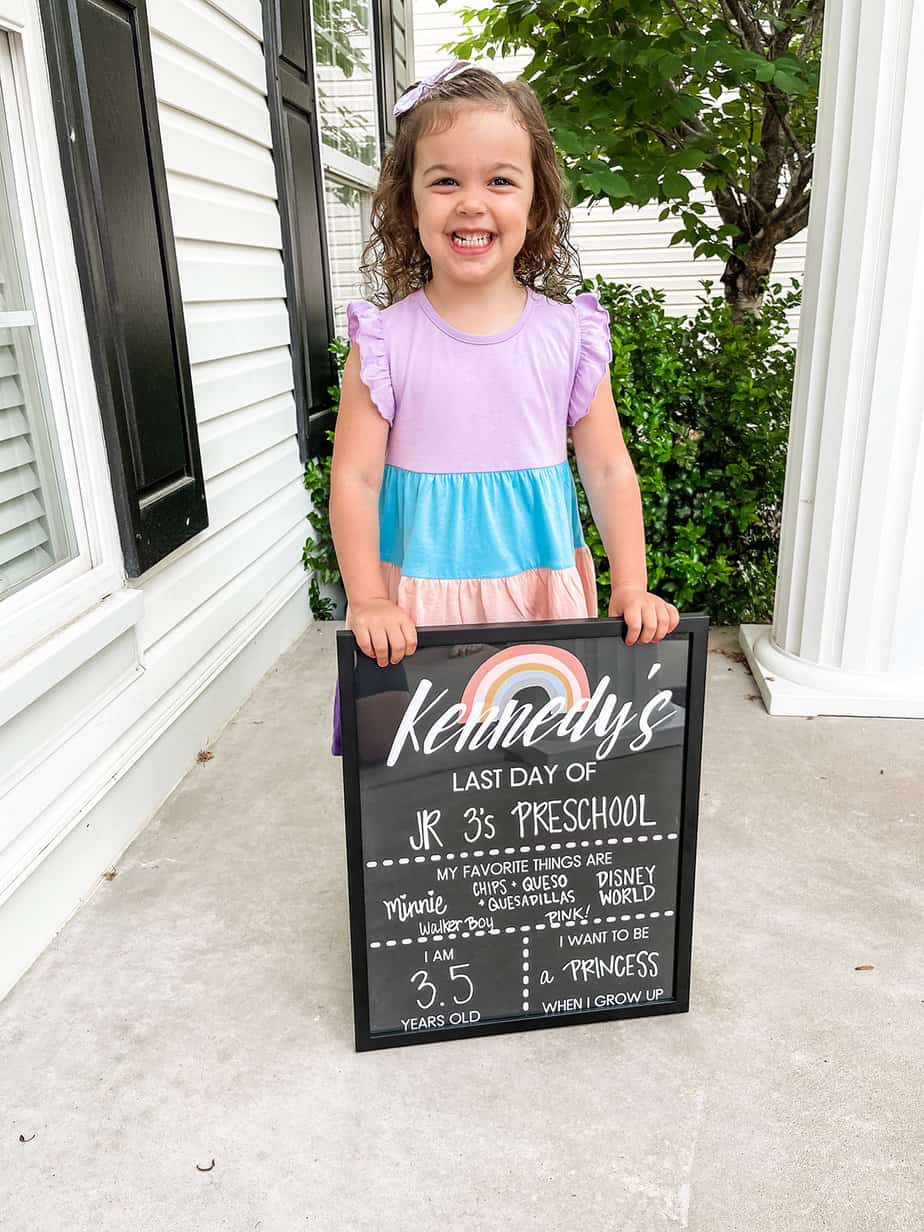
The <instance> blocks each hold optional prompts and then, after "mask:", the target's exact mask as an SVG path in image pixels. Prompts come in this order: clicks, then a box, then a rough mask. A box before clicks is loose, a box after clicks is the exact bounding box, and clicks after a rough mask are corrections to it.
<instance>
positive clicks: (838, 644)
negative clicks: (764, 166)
mask: <svg viewBox="0 0 924 1232" xmlns="http://www.w3.org/2000/svg"><path fill="white" fill-rule="evenodd" d="M922 132H924V0H889V3H888V4H868V3H863V2H862V0H828V4H827V5H826V11H825V29H824V45H823V52H822V68H821V87H820V98H819V112H818V132H817V140H816V162H815V175H814V183H813V186H812V202H811V210H810V216H809V224H808V243H807V254H806V268H805V280H804V287H803V304H802V313H801V317H800V323H799V336H798V354H797V361H796V374H795V386H794V390H793V404H792V422H791V429H790V439H789V454H788V459H787V469H786V487H785V494H784V498H783V518H782V531H781V537H780V559H779V567H778V572H777V584H776V598H775V604H774V613H773V625H772V628H771V627H769V626H761V625H742V626H741V629H740V631H739V640H740V642H741V646H742V648H743V650H744V652H745V654H746V655H747V659H748V662H749V664H750V667H751V671H752V672H753V674H754V678H755V680H756V681H757V684H758V686H759V687H760V690H761V693H762V695H763V699H764V703H765V705H766V706H767V709H768V710H769V712H770V713H771V714H790V715H805V714H840V715H883V716H895V717H908V718H922V717H924V427H922V425H924V155H922V148H924V147H922V138H921V134H922Z"/></svg>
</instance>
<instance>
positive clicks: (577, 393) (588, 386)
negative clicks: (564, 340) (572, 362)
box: [568, 291, 613, 427]
mask: <svg viewBox="0 0 924 1232" xmlns="http://www.w3.org/2000/svg"><path fill="white" fill-rule="evenodd" d="M574 311H575V315H576V316H577V319H578V328H579V329H580V338H581V341H580V350H579V352H578V361H577V369H576V371H575V374H574V384H573V386H572V388H571V401H570V402H569V404H568V425H569V427H570V426H571V425H572V424H575V423H577V421H578V420H579V419H581V418H582V417H583V416H584V415H586V414H587V412H588V411H589V410H590V404H591V402H592V401H593V397H594V394H595V393H596V392H597V386H598V385H599V384H600V381H601V380H602V379H603V374H604V373H605V372H606V368H607V365H608V364H609V363H610V362H611V361H612V359H613V348H612V344H611V343H610V314H609V313H608V312H607V310H606V309H605V308H604V307H603V305H602V304H601V303H600V300H599V297H598V296H597V294H596V292H594V291H582V292H581V294H580V295H576V296H575V297H574Z"/></svg>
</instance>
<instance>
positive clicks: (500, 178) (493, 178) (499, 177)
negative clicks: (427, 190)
mask: <svg viewBox="0 0 924 1232" xmlns="http://www.w3.org/2000/svg"><path fill="white" fill-rule="evenodd" d="M449 180H452V181H453V183H455V180H454V179H453V177H452V176H451V175H444V176H443V178H442V179H441V180H434V181H433V187H434V188H436V187H437V185H438V184H446V183H447V182H448V181H449ZM494 180H503V181H504V183H505V184H512V183H513V181H512V180H508V179H507V177H506V176H505V175H495V176H493V177H492V181H491V182H492V183H493V182H494Z"/></svg>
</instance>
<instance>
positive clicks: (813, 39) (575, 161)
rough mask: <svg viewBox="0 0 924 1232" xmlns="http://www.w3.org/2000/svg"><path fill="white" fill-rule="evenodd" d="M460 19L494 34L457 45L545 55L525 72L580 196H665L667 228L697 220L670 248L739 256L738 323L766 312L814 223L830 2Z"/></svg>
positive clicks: (536, 5) (469, 50) (732, 274)
mask: <svg viewBox="0 0 924 1232" xmlns="http://www.w3.org/2000/svg"><path fill="white" fill-rule="evenodd" d="M437 3H438V4H443V3H445V0H437ZM461 15H462V17H463V19H464V21H466V22H467V23H472V22H475V21H477V22H478V23H480V29H477V30H476V29H474V28H473V27H472V26H471V24H469V25H468V26H467V27H466V29H465V38H464V39H463V40H462V41H459V42H455V43H453V44H449V45H446V46H445V48H444V50H447V51H449V52H450V53H452V54H454V55H456V56H459V57H461V58H462V59H471V58H473V53H474V52H475V51H482V52H484V54H485V55H486V56H487V57H488V58H489V59H494V58H495V57H496V56H497V55H498V54H500V55H502V56H507V55H511V54H513V53H514V52H517V51H519V50H520V49H521V48H524V47H525V48H528V49H530V50H531V51H532V53H533V55H532V59H531V60H530V62H529V64H528V65H527V67H526V68H525V70H524V71H523V73H522V76H523V78H524V79H525V80H526V81H528V82H529V83H530V85H531V86H532V87H533V89H534V90H535V91H536V94H537V95H538V97H539V98H540V100H541V102H542V104H543V107H544V109H545V112H546V116H547V117H548V120H549V126H550V128H551V130H552V134H553V136H554V138H555V141H556V144H557V146H558V148H559V150H560V152H561V155H562V161H563V164H564V166H565V167H566V170H567V173H568V178H569V182H570V184H571V188H572V201H573V203H574V204H575V205H580V204H583V203H584V202H593V201H599V200H605V201H608V202H609V205H610V206H611V208H612V209H614V210H618V209H620V208H622V207H623V206H626V205H636V206H641V205H646V204H648V202H650V201H658V202H663V203H665V208H664V209H663V210H662V211H661V219H662V220H664V219H666V218H668V217H670V216H671V215H674V216H676V217H677V218H679V220H680V222H681V223H682V227H681V229H680V230H679V231H677V232H676V233H675V234H674V235H673V236H672V237H671V243H681V242H683V241H685V242H687V243H688V244H690V245H691V246H692V248H693V253H694V256H697V257H699V256H711V257H718V258H719V259H721V260H724V262H725V271H724V273H723V275H722V282H723V284H724V287H725V298H726V300H727V301H728V303H729V306H730V310H731V313H732V316H733V318H734V319H735V320H740V319H741V318H742V317H744V316H746V315H747V314H759V312H760V310H761V306H762V303H763V296H764V290H765V288H766V286H767V282H768V279H769V275H770V273H771V271H772V269H773V262H774V258H775V256H776V251H777V248H778V247H779V245H780V244H781V243H783V241H784V240H787V239H789V238H790V237H791V236H794V235H796V234H798V232H800V231H801V230H802V229H803V228H804V227H805V226H806V224H807V222H808V212H809V200H810V195H811V194H810V183H811V178H812V167H813V163H814V141H815V121H816V112H817V103H818V78H819V71H820V60H821V32H822V20H823V15H824V0H498V2H497V3H496V4H494V5H493V6H492V7H490V8H483V9H468V8H466V9H463V10H461ZM686 172H696V173H697V174H699V175H700V176H702V185H703V188H704V190H705V191H706V192H708V193H711V195H712V199H713V201H714V202H715V206H716V210H717V212H718V216H719V220H720V221H719V225H718V226H715V225H713V224H712V223H711V222H710V221H709V220H707V219H706V218H705V217H704V215H705V214H706V207H705V205H704V204H703V203H702V201H691V200H690V193H691V191H692V190H693V189H694V184H693V182H692V181H691V180H690V179H689V178H688V176H687V175H686V174H685V173H686Z"/></svg>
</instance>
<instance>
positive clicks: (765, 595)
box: [569, 277, 801, 624]
mask: <svg viewBox="0 0 924 1232" xmlns="http://www.w3.org/2000/svg"><path fill="white" fill-rule="evenodd" d="M701 285H702V286H703V287H704V288H705V290H706V295H705V296H699V297H698V298H699V301H700V307H699V308H698V309H697V311H696V313H695V314H694V315H693V316H690V317H676V316H669V315H668V314H667V313H666V312H665V310H664V296H663V293H662V292H660V291H653V290H648V289H644V288H639V287H628V286H625V285H622V284H612V283H607V282H606V281H605V280H603V279H602V278H600V277H598V278H597V279H596V280H595V281H591V280H585V282H584V284H583V287H584V289H585V290H593V291H596V292H597V294H598V295H599V296H600V302H601V304H602V305H603V306H604V307H605V308H607V309H608V311H609V313H610V325H611V337H612V344H613V362H612V365H611V372H612V378H613V397H614V399H615V402H616V407H617V410H618V412H619V418H620V423H621V425H622V429H623V436H624V438H625V441H626V446H627V448H628V450H629V454H630V456H631V458H632V462H633V465H634V466H635V471H636V474H637V476H638V481H639V488H640V490H641V494H642V508H643V513H644V518H645V540H646V558H647V565H648V588H649V590H651V591H653V592H655V593H656V594H658V595H660V596H661V597H662V598H665V599H668V600H670V602H671V603H673V604H675V606H676V607H677V608H679V609H680V610H681V611H683V610H688V611H689V610H695V609H705V610H706V611H707V612H708V614H709V618H710V621H711V623H713V624H739V623H750V622H755V623H763V622H767V621H769V620H770V618H771V615H772V610H773V596H774V589H775V582H776V563H777V550H778V543H779V533H780V510H781V506H782V497H783V480H784V476H785V471H786V449H787V442H788V436H789V409H790V400H791V397H792V383H793V372H794V367H795V348H794V347H793V346H792V344H791V343H789V342H788V341H787V335H788V333H789V323H788V321H787V318H786V313H787V311H790V310H791V309H792V308H794V307H795V306H796V305H798V304H799V302H800V297H801V288H800V285H799V284H798V282H796V281H795V280H794V281H793V289H792V290H790V291H784V290H783V288H782V287H781V286H780V285H779V284H774V285H773V286H772V287H771V288H769V289H768V291H767V294H766V298H765V300H764V307H763V312H762V315H761V316H759V317H754V318H748V319H746V320H744V321H742V322H741V323H738V324H736V323H735V322H733V321H732V319H731V315H730V312H729V309H728V306H727V305H726V303H725V300H724V297H723V296H721V295H717V296H710V291H711V288H712V286H713V283H712V282H710V281H708V280H704V281H703V282H702V284H701ZM569 458H570V461H571V467H572V473H573V475H574V478H575V482H576V484H577V488H578V505H579V508H580V512H581V521H582V524H583V526H584V534H585V537H586V540H587V543H588V546H589V547H590V549H591V552H592V553H593V555H594V558H595V564H596V569H597V578H598V581H599V583H600V586H599V597H600V609H599V610H600V615H601V616H605V615H606V612H607V607H608V604H609V584H610V573H609V561H608V560H607V558H606V553H605V551H604V548H603V544H602V542H601V539H600V536H599V534H598V533H597V529H596V527H595V526H594V525H593V522H592V519H591V516H590V509H589V506H588V502H587V497H586V494H585V492H584V490H583V486H582V485H581V482H580V477H579V475H578V472H577V466H576V463H575V460H574V454H573V450H572V449H571V448H570V446H569Z"/></svg>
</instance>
